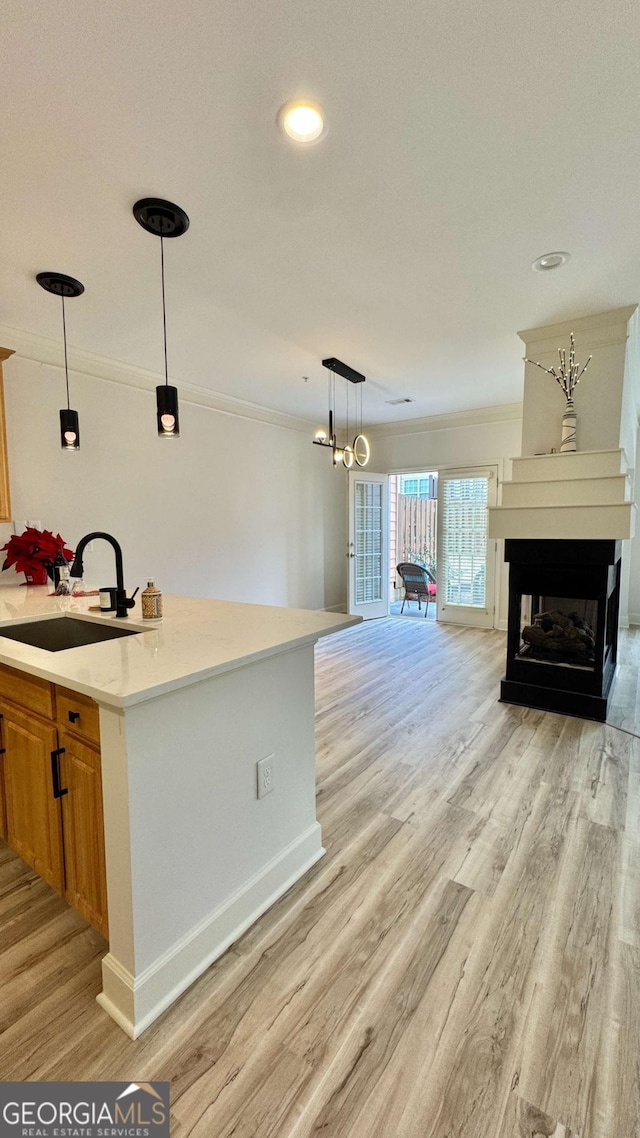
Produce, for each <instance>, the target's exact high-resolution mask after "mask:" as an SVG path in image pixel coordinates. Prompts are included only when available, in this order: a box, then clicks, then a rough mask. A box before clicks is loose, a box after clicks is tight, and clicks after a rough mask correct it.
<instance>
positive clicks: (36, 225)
mask: <svg viewBox="0 0 640 1138" xmlns="http://www.w3.org/2000/svg"><path fill="white" fill-rule="evenodd" d="M0 18H1V21H2V28H1V42H2V53H3V59H2V61H1V62H0V105H1V106H2V108H3V113H2V117H1V119H0V195H1V200H2V203H3V214H4V219H5V224H4V232H3V239H2V246H3V249H2V255H1V258H0V322H2V323H5V324H9V325H12V326H14V327H18V328H24V329H28V330H30V331H32V332H36V333H39V334H42V335H45V336H50V337H54V338H59V336H60V312H59V305H58V303H57V302H56V300H55V299H54V298H53V297H49V296H47V295H46V294H45V293H43V292H42V291H41V290H40V289H39V288H38V286H37V285H36V283H35V281H34V275H35V273H36V272H38V271H40V270H44V269H54V270H58V271H61V272H66V273H70V274H71V275H73V276H77V277H79V278H80V280H82V281H83V282H84V284H85V286H86V292H85V294H84V296H83V297H81V298H80V299H79V300H75V301H72V302H70V303H69V305H68V330H69V338H70V341H71V343H72V344H74V345H75V346H77V347H79V348H83V349H85V350H88V351H92V352H96V353H99V354H102V355H105V356H110V357H112V358H115V359H119V360H123V361H126V362H128V363H132V364H136V365H138V366H142V367H146V368H150V369H152V370H158V371H159V370H161V367H162V342H161V325H160V307H159V242H158V241H157V240H156V239H155V238H153V237H151V236H150V235H148V234H146V233H145V232H144V231H143V230H142V229H140V228H139V227H138V226H137V225H136V223H135V221H134V220H133V217H132V215H131V206H132V205H133V202H134V201H135V200H136V199H137V198H139V197H142V196H147V195H158V196H162V197H168V198H170V199H171V200H173V201H176V202H178V203H179V204H180V205H182V206H183V207H184V208H185V209H186V210H187V212H188V213H189V215H190V217H191V228H190V229H189V231H188V233H187V235H186V236H185V237H183V238H181V239H180V240H176V241H173V242H167V243H166V264H167V292H168V305H169V314H168V315H169V361H170V371H171V374H172V376H173V377H174V378H175V380H176V381H177V382H178V383H179V382H180V380H183V381H188V382H189V383H193V384H196V385H199V386H201V387H206V388H210V389H212V390H214V391H219V392H224V393H227V394H233V395H235V396H237V397H239V398H242V399H245V400H250V401H252V402H255V403H258V404H261V405H263V406H267V407H271V408H275V409H278V410H282V411H288V412H290V413H292V414H297V415H301V416H303V417H305V418H309V419H312V420H313V419H316V418H318V417H323V413H324V408H325V405H326V382H325V373H324V372H323V369H322V367H321V366H320V360H321V359H322V357H323V356H325V355H336V356H338V357H339V358H341V359H343V360H345V361H346V362H347V363H349V364H350V365H351V366H353V367H355V368H357V369H358V370H360V371H362V372H364V373H365V374H366V375H367V377H368V382H367V384H366V387H365V391H364V395H365V418H366V419H367V420H368V421H369V422H380V421H385V420H389V421H394V420H397V419H400V418H408V417H411V416H423V415H430V414H439V413H442V412H445V411H457V410H462V409H465V408H471V407H479V406H486V405H490V404H498V403H503V402H510V401H513V400H517V399H519V398H521V391H522V365H521V363H520V360H521V356H522V345H521V344H520V342H519V341H518V339H517V337H516V335H515V333H516V330H517V329H518V328H523V327H532V326H535V325H537V324H542V323H545V322H547V321H557V320H562V319H569V318H571V317H574V316H575V317H577V316H582V315H586V314H588V313H590V312H595V311H601V310H603V309H606V308H609V307H615V306H618V305H622V304H629V303H633V302H635V301H637V300H638V299H640V193H639V190H640V146H639V145H638V107H639V106H640V67H639V66H638V58H639V49H640V7H639V6H638V4H637V2H635V0H629V2H623V0H609V2H608V3H607V4H604V3H602V0H598V2H595V0H536V2H535V3H532V0H486V2H484V3H478V0H429V2H427V3H425V0H393V2H390V0H346V2H345V0H262V2H260V0H225V2H224V3H223V2H221V0H188V2H187V3H185V2H183V3H179V2H176V0H109V2H108V3H105V2H104V0H83V2H82V3H71V2H69V0H28V2H26V0H3V2H2V10H1V17H0ZM305 94H307V95H311V96H313V97H314V98H315V99H316V100H317V101H318V102H319V103H320V104H321V105H322V106H323V107H324V109H325V111H326V116H327V119H328V123H329V133H328V135H327V137H326V139H325V140H324V141H322V142H321V143H319V144H318V145H316V146H313V147H309V148H306V149H304V148H300V147H296V146H295V145H294V144H292V143H290V142H288V141H286V140H285V139H284V138H283V137H281V136H280V134H279V132H278V131H277V129H276V125H275V118H276V113H277V111H278V108H279V107H280V105H281V104H282V103H283V102H285V101H286V100H287V99H289V98H292V97H296V96H300V95H305ZM555 249H566V250H569V251H570V252H571V254H572V260H571V262H570V263H569V264H568V265H567V266H566V267H565V268H563V269H560V270H558V271H557V272H554V273H548V274H537V273H534V272H532V270H531V267H530V266H531V262H532V260H533V259H534V258H535V257H537V256H539V255H540V254H542V253H546V252H549V251H550V250H555ZM304 375H307V376H309V377H310V379H309V382H308V383H305V382H304V381H303V379H302V378H301V377H302V376H304ZM405 395H406V396H411V397H413V398H414V399H415V403H413V404H411V405H409V406H404V407H399V408H392V407H389V406H388V405H387V404H386V403H385V400H387V399H391V398H394V397H399V396H405Z"/></svg>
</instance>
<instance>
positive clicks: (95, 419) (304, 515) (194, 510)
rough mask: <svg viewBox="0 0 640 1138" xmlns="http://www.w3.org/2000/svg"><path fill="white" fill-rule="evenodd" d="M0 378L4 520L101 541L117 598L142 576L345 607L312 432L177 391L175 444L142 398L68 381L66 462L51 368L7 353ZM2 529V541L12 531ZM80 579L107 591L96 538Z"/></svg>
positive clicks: (199, 591) (168, 588) (191, 589)
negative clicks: (118, 573)
mask: <svg viewBox="0 0 640 1138" xmlns="http://www.w3.org/2000/svg"><path fill="white" fill-rule="evenodd" d="M5 346H8V347H11V346H12V345H11V344H10V343H9V344H7V345H5ZM4 377H5V402H6V411H7V431H8V447H9V463H10V472H11V493H12V513H13V517H14V518H16V519H37V520H40V521H42V524H43V526H44V527H45V528H47V529H53V530H54V532H58V531H59V532H60V533H61V534H62V536H63V537H64V538H65V540H66V541H67V542H68V543H69V544H70V545H71V546H74V545H75V543H77V541H78V539H79V538H80V537H82V535H83V534H85V533H87V532H89V531H90V530H93V529H98V530H106V531H107V532H108V533H112V534H113V535H114V536H115V537H116V538H117V539H118V540H119V541H120V543H121V545H122V548H123V554H124V567H125V581H126V584H127V587H128V588H129V590H132V589H133V588H134V587H135V586H136V585H140V586H141V587H144V585H145V583H146V580H147V577H148V576H150V577H154V579H155V580H156V583H157V584H158V585H159V586H160V587H161V588H162V589H163V590H164V591H165V592H167V593H171V592H172V593H182V594H189V595H193V596H208V597H217V598H222V599H227V600H244V601H252V602H255V603H261V604H274V605H289V606H293V607H299V608H331V607H337V606H339V605H341V604H343V603H344V600H345V596H346V576H345V558H344V549H345V542H346V516H345V492H344V478H342V479H341V477H340V472H339V471H338V472H336V471H334V470H333V469H332V468H331V464H330V463H329V462H328V461H327V456H326V454H325V452H324V451H321V450H320V449H319V448H318V447H314V446H312V444H311V438H312V435H313V430H312V427H309V429H308V430H304V429H301V430H300V429H289V428H287V427H283V426H276V425H273V424H272V423H268V422H261V421H256V420H255V419H251V418H243V417H240V416H239V415H234V414H225V413H222V412H220V411H217V410H214V409H211V408H210V407H207V406H199V405H196V404H195V403H192V402H191V403H190V402H188V401H187V398H185V397H184V396H183V397H182V398H181V400H180V427H181V438H180V439H176V440H162V439H158V437H157V435H156V429H155V396H154V394H153V392H152V391H146V390H141V389H140V387H139V386H137V387H136V386H129V385H128V384H127V383H123V382H109V381H107V380H105V379H102V378H96V377H95V376H92V375H88V374H81V373H75V372H74V373H73V374H72V406H74V407H75V408H77V410H78V411H79V413H80V433H81V443H82V446H81V449H80V451H78V452H75V453H64V452H63V451H62V450H61V448H60V445H59V434H58V430H59V427H58V410H59V407H60V406H61V405H62V403H61V397H62V395H63V391H64V384H63V378H62V374H61V372H60V370H59V369H58V368H55V367H51V366H49V365H48V364H39V363H37V362H35V361H34V360H31V359H26V358H20V357H18V356H17V355H16V356H13V357H11V358H10V359H9V360H7V361H6V363H5V364H4ZM3 530H4V533H5V536H4V537H3V540H6V534H8V533H10V532H11V529H10V527H3ZM85 576H86V578H88V579H90V580H91V582H93V583H94V584H97V585H107V584H112V583H114V567H113V555H112V553H111V550H110V549H109V547H108V546H107V545H106V544H105V543H96V544H95V549H94V552H93V553H87V554H86V557H85ZM5 579H7V574H4V577H3V578H2V579H0V580H2V581H4V580H5ZM21 579H22V578H21Z"/></svg>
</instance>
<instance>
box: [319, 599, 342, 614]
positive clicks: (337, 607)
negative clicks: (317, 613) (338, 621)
mask: <svg viewBox="0 0 640 1138" xmlns="http://www.w3.org/2000/svg"><path fill="white" fill-rule="evenodd" d="M322 611H323V612H346V611H347V602H346V601H342V603H341V604H339V605H327V606H326V608H324V609H323V610H322Z"/></svg>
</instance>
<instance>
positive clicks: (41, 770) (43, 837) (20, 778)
mask: <svg viewBox="0 0 640 1138" xmlns="http://www.w3.org/2000/svg"><path fill="white" fill-rule="evenodd" d="M0 714H1V715H2V745H3V747H4V763H3V765H4V791H5V800H6V811H7V842H8V843H9V845H10V846H11V848H12V849H14V850H15V851H16V853H17V854H20V857H21V858H23V859H24V861H26V862H28V863H29V865H32V866H33V868H34V869H35V871H36V873H39V874H40V876H41V877H44V879H45V881H48V882H49V885H53V888H54V889H57V890H58V893H62V892H63V889H64V870H63V861H62V823H61V818H60V806H59V801H58V799H56V798H54V797H53V784H52V778H51V752H52V751H55V749H56V747H57V745H58V733H57V731H56V728H55V725H54V724H52V723H46V722H44V721H42V720H39V719H37V718H36V717H35V716H34V715H31V714H30V713H29V712H25V711H21V710H20V708H18V707H16V706H15V705H13V704H11V703H6V702H5V701H2V702H0Z"/></svg>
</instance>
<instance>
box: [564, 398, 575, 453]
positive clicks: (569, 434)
mask: <svg viewBox="0 0 640 1138" xmlns="http://www.w3.org/2000/svg"><path fill="white" fill-rule="evenodd" d="M576 422H577V415H576V409H575V407H574V404H573V399H567V406H566V408H565V410H564V412H563V415H562V442H561V443H560V454H568V453H569V452H570V451H575V450H577V449H578V448H577V447H576Z"/></svg>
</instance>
